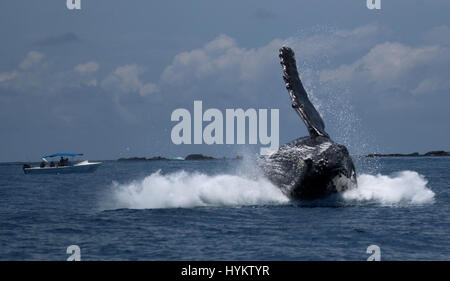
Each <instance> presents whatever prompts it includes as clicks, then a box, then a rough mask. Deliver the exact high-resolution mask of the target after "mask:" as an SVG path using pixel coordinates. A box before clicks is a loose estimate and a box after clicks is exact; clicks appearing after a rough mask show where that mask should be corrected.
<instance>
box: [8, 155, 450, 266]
mask: <svg viewBox="0 0 450 281" xmlns="http://www.w3.org/2000/svg"><path fill="white" fill-rule="evenodd" d="M355 160H356V165H357V172H358V174H359V175H360V176H359V178H358V180H359V183H360V185H361V186H360V187H358V189H359V190H357V191H353V193H347V194H344V196H343V198H334V199H333V198H332V199H328V200H320V201H314V202H292V201H289V200H288V199H287V198H285V197H284V196H283V195H282V194H281V193H280V192H279V191H278V190H277V189H276V188H275V187H273V186H271V185H270V183H268V182H266V181H264V180H263V179H259V178H257V177H255V176H254V175H252V176H248V177H246V174H247V173H249V174H251V173H250V172H249V171H250V170H251V169H250V168H248V167H246V165H244V164H243V163H242V162H243V161H239V160H204V161H146V162H118V161H106V162H104V163H103V165H102V166H101V167H100V168H99V169H98V170H97V171H96V172H95V173H92V174H78V175H77V174H73V175H24V174H23V172H22V164H20V163H3V164H0V259H1V260H66V259H67V258H68V256H69V255H68V254H67V253H66V249H67V247H68V246H69V245H78V246H79V247H80V249H81V259H82V260H366V259H367V258H368V257H369V256H370V254H368V253H366V250H367V247H368V246H370V245H377V246H379V247H380V249H381V259H382V260H449V259H450V235H449V234H450V219H449V214H450V207H449V206H450V173H449V171H450V157H447V158H446V157H417V158H415V157H405V158H381V159H369V158H361V159H355ZM405 171H410V172H405ZM377 174H378V175H377Z"/></svg>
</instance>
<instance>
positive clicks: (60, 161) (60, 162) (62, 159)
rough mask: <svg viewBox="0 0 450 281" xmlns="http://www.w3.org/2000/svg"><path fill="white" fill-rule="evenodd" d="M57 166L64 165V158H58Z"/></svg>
mask: <svg viewBox="0 0 450 281" xmlns="http://www.w3.org/2000/svg"><path fill="white" fill-rule="evenodd" d="M58 166H61V167H62V166H65V164H64V158H63V157H62V156H61V159H59V163H58Z"/></svg>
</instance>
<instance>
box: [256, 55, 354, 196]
mask: <svg viewBox="0 0 450 281" xmlns="http://www.w3.org/2000/svg"><path fill="white" fill-rule="evenodd" d="M279 57H280V63H281V66H282V68H283V79H284V81H285V83H286V89H287V90H288V92H289V95H290V97H291V101H292V108H293V109H294V110H295V111H296V112H297V113H298V115H299V116H300V117H301V119H302V120H303V122H304V123H305V125H306V127H307V129H308V132H309V136H307V137H302V138H298V139H296V140H294V141H292V142H290V143H287V144H285V145H283V146H281V147H280V148H279V149H278V151H276V152H274V153H273V154H271V155H268V156H265V157H263V158H262V159H261V162H260V166H261V168H262V170H263V172H264V174H265V176H266V177H267V178H268V179H269V180H270V181H271V182H272V183H274V184H275V185H277V186H278V187H279V188H280V189H281V191H282V192H283V193H284V194H286V195H287V196H288V197H290V198H292V199H301V200H314V199H320V198H324V197H326V196H328V195H331V194H333V193H337V192H342V191H344V190H347V189H349V188H353V187H356V173H355V167H354V165H353V161H352V158H351V157H350V154H349V152H348V150H347V148H346V147H345V146H343V145H340V144H337V143H335V142H333V141H332V140H331V138H330V136H329V135H328V134H327V132H326V131H325V123H324V122H323V120H322V117H321V116H320V114H319V112H317V110H316V108H315V107H314V105H313V104H312V103H311V101H310V100H309V98H308V94H307V93H306V91H305V89H304V87H303V84H302V82H301V80H300V76H299V74H298V71H297V64H296V61H295V54H294V51H293V50H292V49H291V48H289V47H286V46H284V47H282V48H281V49H280V53H279Z"/></svg>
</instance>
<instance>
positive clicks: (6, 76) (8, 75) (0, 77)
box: [0, 70, 18, 83]
mask: <svg viewBox="0 0 450 281" xmlns="http://www.w3.org/2000/svg"><path fill="white" fill-rule="evenodd" d="M17 74H18V73H17V71H16V70H14V71H11V72H2V73H0V83H3V82H7V81H9V80H13V79H14V78H16V77H17Z"/></svg>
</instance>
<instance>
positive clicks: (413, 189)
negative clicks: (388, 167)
mask: <svg viewBox="0 0 450 281" xmlns="http://www.w3.org/2000/svg"><path fill="white" fill-rule="evenodd" d="M427 183H428V181H427V180H426V179H425V178H424V177H423V176H422V175H420V174H419V173H417V172H414V171H402V172H399V173H396V174H393V175H391V176H386V175H381V174H378V175H367V174H363V175H360V176H358V188H355V189H352V190H348V191H346V192H344V193H343V194H342V197H343V199H344V200H345V201H349V202H354V201H357V202H373V203H375V204H380V205H420V204H427V203H433V202H434V196H435V194H434V192H433V191H431V190H430V189H429V188H428V187H427Z"/></svg>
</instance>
